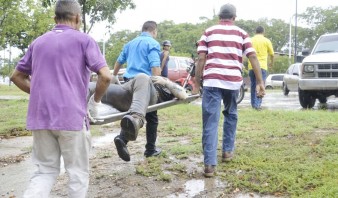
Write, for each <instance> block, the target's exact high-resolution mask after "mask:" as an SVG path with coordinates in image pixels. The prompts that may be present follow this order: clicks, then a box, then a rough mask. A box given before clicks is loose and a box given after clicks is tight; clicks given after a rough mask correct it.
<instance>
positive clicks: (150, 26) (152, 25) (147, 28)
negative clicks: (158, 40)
mask: <svg viewBox="0 0 338 198" xmlns="http://www.w3.org/2000/svg"><path fill="white" fill-rule="evenodd" d="M156 29H157V23H156V22H155V21H146V22H145V23H144V24H143V26H142V32H152V31H154V30H156Z"/></svg>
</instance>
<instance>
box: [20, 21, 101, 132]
mask: <svg viewBox="0 0 338 198" xmlns="http://www.w3.org/2000/svg"><path fill="white" fill-rule="evenodd" d="M105 66H107V64H106V61H105V59H104V57H103V56H102V54H101V52H100V48H99V47H98V45H97V43H96V42H95V40H94V39H93V38H91V37H90V36H88V35H87V34H85V33H82V32H80V31H77V30H75V29H73V28H71V27H70V26H67V25H56V26H55V27H54V29H53V30H52V31H50V32H47V33H45V34H44V35H42V36H40V37H39V38H37V39H36V40H35V41H33V43H32V44H31V45H30V46H29V48H28V50H27V52H26V54H25V56H24V57H23V58H22V59H21V60H20V61H19V63H18V64H17V66H16V69H17V70H18V71H21V72H23V73H26V74H28V75H30V76H31V84H30V98H29V104H28V113H27V129H29V130H69V131H79V130H81V129H82V128H83V123H84V119H85V117H86V113H87V101H86V98H87V92H88V83H89V77H90V71H93V72H97V71H99V70H100V69H101V68H102V67H105Z"/></svg>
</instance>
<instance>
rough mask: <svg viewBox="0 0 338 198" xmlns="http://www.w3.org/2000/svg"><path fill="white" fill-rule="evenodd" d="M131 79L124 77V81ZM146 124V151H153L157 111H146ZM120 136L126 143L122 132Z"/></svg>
mask: <svg viewBox="0 0 338 198" xmlns="http://www.w3.org/2000/svg"><path fill="white" fill-rule="evenodd" d="M130 80H131V79H128V78H124V81H125V82H128V81H130ZM145 118H146V121H147V124H146V139H147V143H146V146H145V148H146V151H150V152H151V151H154V150H155V148H156V145H155V144H156V139H157V126H158V117H157V111H152V112H149V113H146V115H145ZM120 137H121V139H122V140H124V141H125V143H128V141H127V140H126V139H125V138H124V136H123V133H121V134H120Z"/></svg>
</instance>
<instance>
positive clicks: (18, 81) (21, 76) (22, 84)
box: [11, 70, 31, 94]
mask: <svg viewBox="0 0 338 198" xmlns="http://www.w3.org/2000/svg"><path fill="white" fill-rule="evenodd" d="M11 81H12V82H13V83H14V84H15V85H16V86H17V87H19V89H21V90H22V91H24V92H26V93H28V94H29V93H30V86H31V80H30V77H29V75H27V74H25V73H23V72H20V71H18V70H14V72H13V74H12V76H11Z"/></svg>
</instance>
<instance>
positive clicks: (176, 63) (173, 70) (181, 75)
mask: <svg viewBox="0 0 338 198" xmlns="http://www.w3.org/2000/svg"><path fill="white" fill-rule="evenodd" d="M191 63H193V60H192V58H189V57H181V56H169V62H168V78H169V79H170V80H171V81H173V82H176V81H177V80H180V79H185V78H186V77H187V76H188V71H187V68H188V67H190V66H191Z"/></svg>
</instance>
